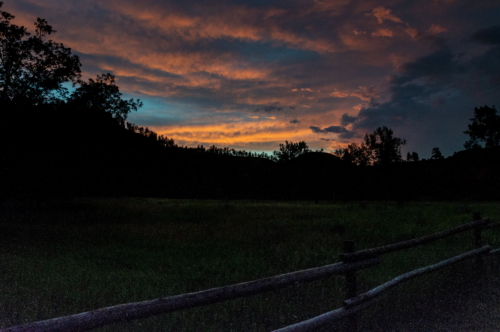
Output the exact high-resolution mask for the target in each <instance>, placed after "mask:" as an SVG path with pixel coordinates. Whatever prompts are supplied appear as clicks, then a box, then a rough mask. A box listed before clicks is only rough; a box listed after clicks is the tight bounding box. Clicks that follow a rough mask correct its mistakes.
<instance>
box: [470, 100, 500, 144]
mask: <svg viewBox="0 0 500 332" xmlns="http://www.w3.org/2000/svg"><path fill="white" fill-rule="evenodd" d="M469 120H470V121H471V122H472V123H470V124H469V125H468V128H469V130H466V131H464V134H468V135H469V137H470V139H469V140H468V141H467V142H465V144H464V147H465V148H466V149H472V148H480V147H482V146H481V145H480V144H479V142H480V141H482V142H485V146H486V147H487V148H488V147H492V146H498V145H500V116H498V115H497V110H496V109H495V106H492V107H489V106H486V105H485V106H483V107H476V108H474V117H473V118H471V119H469Z"/></svg>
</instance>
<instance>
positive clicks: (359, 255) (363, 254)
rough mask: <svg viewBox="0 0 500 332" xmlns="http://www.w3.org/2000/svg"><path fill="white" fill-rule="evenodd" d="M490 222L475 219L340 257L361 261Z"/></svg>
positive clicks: (347, 260)
mask: <svg viewBox="0 0 500 332" xmlns="http://www.w3.org/2000/svg"><path fill="white" fill-rule="evenodd" d="M489 223H490V220H488V219H480V220H475V221H472V222H470V223H468V224H465V225H461V226H458V227H455V228H452V229H449V230H446V231H444V232H440V233H435V234H430V235H426V236H423V237H420V238H417V239H412V240H408V241H402V242H398V243H393V244H390V245H387V246H383V247H378V248H371V249H365V250H360V251H356V252H354V253H344V254H341V255H340V259H341V260H342V261H343V262H355V261H360V260H363V259H368V258H372V257H377V256H380V255H384V254H388V253H391V252H395V251H400V250H403V249H408V248H413V247H416V246H419V245H422V244H426V243H429V242H433V241H436V240H440V239H443V238H445V237H448V236H451V235H455V234H458V233H462V232H465V231H467V230H469V229H478V230H481V228H482V227H484V226H485V225H487V224H489Z"/></svg>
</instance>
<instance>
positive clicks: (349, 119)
mask: <svg viewBox="0 0 500 332" xmlns="http://www.w3.org/2000/svg"><path fill="white" fill-rule="evenodd" d="M357 119H358V117H356V116H350V115H349V114H347V113H344V114H342V118H341V120H340V125H341V126H343V127H345V126H348V125H350V124H351V123H354V122H356V120H357Z"/></svg>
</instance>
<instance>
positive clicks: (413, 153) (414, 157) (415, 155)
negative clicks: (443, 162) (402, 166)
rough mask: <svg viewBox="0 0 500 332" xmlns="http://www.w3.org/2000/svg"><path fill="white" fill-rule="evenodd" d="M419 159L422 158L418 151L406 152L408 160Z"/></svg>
mask: <svg viewBox="0 0 500 332" xmlns="http://www.w3.org/2000/svg"><path fill="white" fill-rule="evenodd" d="M419 160H420V157H419V156H418V153H416V152H412V153H410V152H409V151H408V153H407V154H406V161H419Z"/></svg>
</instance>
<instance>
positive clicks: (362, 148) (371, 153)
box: [335, 126, 418, 166]
mask: <svg viewBox="0 0 500 332" xmlns="http://www.w3.org/2000/svg"><path fill="white" fill-rule="evenodd" d="M393 134H394V133H393V131H392V129H389V128H387V127H386V126H383V127H379V128H377V129H376V130H375V131H374V132H373V133H372V134H370V135H368V134H366V135H365V139H364V142H362V143H361V144H356V143H351V144H349V145H348V146H347V148H345V149H339V150H336V151H335V153H336V154H338V155H341V156H342V159H344V160H346V161H349V162H352V163H354V164H356V165H359V166H367V165H374V164H375V165H387V164H390V163H394V162H400V161H403V157H402V156H401V146H403V145H405V144H406V140H405V139H401V138H399V137H394V136H393ZM416 157H417V159H418V155H417V156H416ZM412 159H413V155H412Z"/></svg>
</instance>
